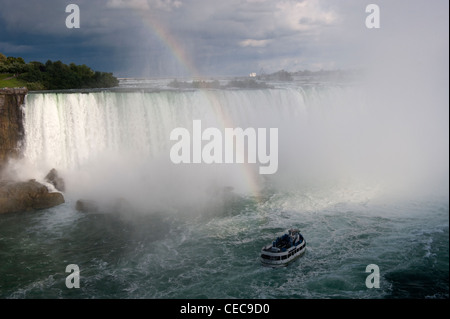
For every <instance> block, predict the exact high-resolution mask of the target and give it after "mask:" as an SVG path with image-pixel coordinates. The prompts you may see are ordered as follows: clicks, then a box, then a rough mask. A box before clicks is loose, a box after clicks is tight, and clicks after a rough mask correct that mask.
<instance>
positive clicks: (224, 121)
mask: <svg viewBox="0 0 450 319" xmlns="http://www.w3.org/2000/svg"><path fill="white" fill-rule="evenodd" d="M138 14H139V15H140V16H141V18H142V20H143V22H144V24H145V25H146V26H147V27H148V28H149V31H150V32H152V33H153V34H154V35H156V36H157V38H158V39H159V40H160V41H161V43H163V44H164V46H166V47H167V48H168V49H169V51H170V52H171V54H172V55H173V57H174V58H175V59H176V60H177V61H178V62H179V63H180V65H182V66H183V67H184V69H185V70H186V71H187V72H188V74H189V75H190V76H191V77H192V78H194V79H195V78H202V75H201V74H200V72H198V70H197V68H196V66H195V63H194V62H193V60H192V58H191V56H190V55H189V54H188V52H187V51H186V50H185V49H184V47H183V46H182V45H180V42H179V41H178V40H177V39H176V38H175V37H174V36H173V35H172V34H171V33H170V32H169V31H168V29H167V28H166V27H165V26H164V25H163V24H162V23H160V22H159V21H158V19H156V18H155V17H154V16H153V15H152V14H150V12H149V11H145V10H142V11H138ZM201 92H202V94H204V95H205V97H206V98H207V100H208V101H209V102H210V104H211V107H212V108H213V109H214V112H215V114H216V118H217V120H218V122H219V123H221V125H222V126H223V127H222V128H227V127H235V125H233V124H234V123H233V120H232V118H231V116H230V115H229V114H228V113H227V112H226V110H224V108H223V107H222V105H221V103H220V101H219V100H218V98H217V95H216V94H214V93H213V92H212V91H209V90H201ZM240 165H241V167H242V171H243V172H242V173H243V177H244V178H245V180H246V184H247V188H248V191H249V192H250V194H251V195H252V196H253V197H254V198H255V200H256V201H258V202H261V201H262V194H261V189H260V186H259V182H258V180H259V175H258V173H256V171H255V170H254V169H252V167H251V165H250V164H248V163H245V164H240Z"/></svg>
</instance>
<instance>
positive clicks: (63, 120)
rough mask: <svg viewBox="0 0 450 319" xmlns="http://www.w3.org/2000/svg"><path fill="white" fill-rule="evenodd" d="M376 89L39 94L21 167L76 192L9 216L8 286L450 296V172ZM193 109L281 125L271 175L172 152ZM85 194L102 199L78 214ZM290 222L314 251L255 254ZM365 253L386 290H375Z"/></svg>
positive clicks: (5, 232) (2, 238)
mask: <svg viewBox="0 0 450 319" xmlns="http://www.w3.org/2000/svg"><path fill="white" fill-rule="evenodd" d="M378 102H379V101H375V102H374V101H372V100H371V99H370V96H369V97H368V95H367V94H366V93H365V91H364V89H363V88H358V87H353V86H333V85H325V86H323V85H290V86H287V85H283V86H280V87H276V88H274V89H260V90H192V91H189V90H188V91H173V90H161V91H154V92H149V91H146V90H138V89H136V90H135V91H133V92H121V91H117V92H114V91H113V92H106V91H104V92H90V93H35V94H29V95H28V96H27V100H26V105H25V118H26V123H25V127H26V144H25V146H24V160H23V161H21V162H20V163H15V164H14V165H12V166H11V171H15V173H16V174H17V175H18V176H19V177H20V178H30V177H34V178H37V179H42V177H43V176H45V173H46V172H48V170H49V169H51V168H52V167H55V168H57V169H58V170H59V172H60V173H61V175H62V176H63V177H64V178H65V181H66V186H67V190H66V192H65V194H64V195H65V198H66V203H65V204H63V205H61V206H58V207H54V208H51V209H46V210H41V211H38V212H32V213H21V214H9V215H3V216H0V297H1V298H167V299H172V298H189V299H190V298H202V299H203V298H255V299H259V298H314V299H316V298H448V297H449V285H448V282H449V233H448V225H449V215H448V214H449V204H448V195H447V194H446V190H445V188H446V187H447V189H448V179H446V178H445V177H444V178H442V180H440V179H439V176H441V175H440V174H435V173H436V171H437V172H438V173H441V172H442V170H441V169H436V167H434V168H432V167H431V166H432V165H433V164H432V163H435V162H433V161H431V160H430V158H431V157H432V156H429V155H428V156H425V155H421V151H420V150H421V147H427V148H428V150H434V149H433V148H431V147H430V146H429V145H428V142H429V141H430V140H429V139H427V138H422V139H420V140H417V141H414V142H410V143H403V142H404V141H405V140H406V138H407V137H408V136H409V134H412V132H414V124H415V123H414V121H413V123H411V121H410V122H409V123H402V122H399V117H398V114H399V112H396V111H392V110H390V109H389V108H388V107H379V108H377V109H376V111H374V109H373V106H374V103H378ZM386 115H390V117H388V118H385V119H384V121H383V122H382V123H383V126H380V121H378V120H379V119H381V118H383V117H384V116H386ZM194 119H200V120H201V121H202V125H203V127H204V128H206V127H216V128H218V129H220V130H222V129H223V128H226V127H243V128H246V127H253V128H262V127H267V128H269V127H277V128H278V129H279V152H278V160H279V169H278V171H277V173H276V174H273V175H259V174H258V170H257V168H258V164H210V165H208V164H182V165H175V164H173V163H172V162H171V161H170V158H169V152H170V147H171V146H172V145H173V143H174V141H170V139H169V135H170V132H171V130H173V129H174V128H176V127H184V128H187V129H188V130H191V129H192V121H193V120H194ZM410 120H414V119H411V118H410ZM396 129H398V133H395V134H393V132H397V131H396ZM434 137H435V136H434V135H433V134H431V133H430V136H429V138H430V139H431V138H434ZM437 144H438V146H440V145H439V143H437ZM399 145H402V147H399ZM437 148H438V147H437ZM418 149H419V151H418ZM433 155H435V154H433ZM447 160H448V158H447ZM443 162H444V163H445V158H444V160H443ZM428 167H430V169H428ZM443 170H444V169H443ZM442 188H443V189H444V190H443V191H442ZM80 198H81V199H93V200H96V201H97V203H98V205H99V210H98V211H97V212H91V213H86V212H80V211H77V210H76V209H75V206H76V205H75V203H76V201H77V200H78V199H80ZM292 226H294V227H298V228H300V230H301V232H302V234H303V236H304V237H305V239H306V241H307V251H306V254H305V255H304V256H303V257H301V258H299V259H298V260H296V261H295V262H293V263H292V264H290V265H289V266H288V267H285V268H280V269H271V268H266V267H263V266H261V265H260V262H259V259H258V257H259V251H260V249H261V247H262V246H263V245H266V244H268V243H270V242H272V240H273V239H274V238H276V237H277V236H280V235H281V234H282V233H283V232H284V231H285V230H286V229H288V228H290V227H292ZM69 264H76V265H78V267H79V268H80V288H79V289H68V288H67V287H66V277H67V276H68V275H69V273H66V272H65V270H66V266H67V265H69ZM369 264H376V265H377V266H378V267H379V269H380V288H372V289H369V288H367V287H366V278H367V276H368V275H369V273H366V267H367V265H369Z"/></svg>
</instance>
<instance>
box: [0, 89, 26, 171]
mask: <svg viewBox="0 0 450 319" xmlns="http://www.w3.org/2000/svg"><path fill="white" fill-rule="evenodd" d="M27 92H28V90H27V89H26V88H15V89H9V88H6V89H0V177H1V171H2V169H3V167H4V166H5V165H6V163H7V161H8V159H9V158H18V157H19V156H20V154H21V149H20V148H21V145H22V141H23V138H24V127H23V111H22V105H23V103H24V101H25V96H26V94H27Z"/></svg>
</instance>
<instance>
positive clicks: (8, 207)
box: [0, 180, 64, 214]
mask: <svg viewBox="0 0 450 319" xmlns="http://www.w3.org/2000/svg"><path fill="white" fill-rule="evenodd" d="M62 203H64V196H63V195H62V194H61V193H57V192H55V193H50V192H49V191H48V188H47V187H46V186H45V185H43V184H41V183H38V182H36V181H35V180H29V181H27V182H13V181H0V214H3V213H17V212H25V211H32V210H37V209H45V208H50V207H54V206H57V205H60V204H62Z"/></svg>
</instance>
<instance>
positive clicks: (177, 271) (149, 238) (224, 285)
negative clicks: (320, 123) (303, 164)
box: [0, 194, 449, 299]
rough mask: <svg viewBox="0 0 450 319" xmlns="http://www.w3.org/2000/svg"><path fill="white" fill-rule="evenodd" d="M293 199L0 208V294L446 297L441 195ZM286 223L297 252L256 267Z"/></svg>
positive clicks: (445, 210)
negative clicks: (207, 205)
mask: <svg viewBox="0 0 450 319" xmlns="http://www.w3.org/2000/svg"><path fill="white" fill-rule="evenodd" d="M299 200H300V201H301V200H303V199H301V198H300V196H297V195H295V194H294V195H293V194H272V195H271V196H270V200H267V201H265V202H256V201H255V200H253V199H251V198H247V199H246V198H242V199H239V200H238V201H236V199H235V200H234V202H233V203H225V204H224V206H222V207H216V208H214V209H213V210H210V211H204V212H201V213H198V214H194V213H189V214H187V215H184V216H183V215H176V214H174V213H167V212H166V213H164V212H160V213H148V214H141V215H138V216H135V215H133V216H130V215H127V213H126V212H122V213H104V214H89V213H82V212H78V211H76V210H75V209H74V206H75V205H74V203H73V202H67V203H66V204H64V205H62V206H60V207H55V208H52V209H47V210H42V211H38V212H34V213H22V214H10V215H3V216H0V234H1V235H0V260H1V264H0V265H1V266H0V297H1V298H164V299H172V298H176V299H179V298H183V299H184V298H188V299H191V298H192V299H195V298H201V299H203V298H252V299H253V298H254V299H259V298H269V299H272V298H277V299H279V298H308V299H316V298H371V299H372V298H448V296H449V286H448V282H449V281H448V279H449V274H448V269H449V249H448V247H449V246H448V238H449V233H448V201H445V200H443V201H441V202H440V201H432V202H430V201H419V200H417V201H410V202H404V203H395V204H393V203H392V204H389V205H386V204H380V203H371V202H369V203H368V202H353V203H334V204H332V205H330V206H327V207H326V208H323V209H319V210H315V211H308V210H305V211H302V210H293V209H281V208H280V207H281V206H284V207H287V206H289V205H290V204H292V202H295V203H298V201H299ZM312 201H314V199H312ZM309 202H311V199H309ZM281 203H283V205H281ZM291 225H294V226H298V227H299V228H300V229H301V231H302V233H303V235H304V236H305V239H306V241H307V252H306V253H305V255H304V256H303V257H301V258H299V259H298V260H296V261H295V262H293V263H292V264H290V265H289V266H288V267H285V268H280V269H272V268H266V267H263V266H261V264H260V262H259V260H258V254H259V250H260V249H261V247H262V246H263V245H265V244H267V243H270V242H271V240H272V239H273V238H275V236H278V235H280V234H281V233H283V232H284V230H285V229H287V228H288V227H290V226H291ZM69 264H76V265H78V267H79V268H80V288H78V289H77V288H73V289H68V288H67V287H66V284H65V282H66V277H67V276H69V273H66V272H65V269H66V266H67V265H69ZM369 264H376V265H378V266H379V269H380V288H372V289H369V288H367V287H366V285H365V280H366V277H367V276H368V275H369V274H368V273H366V272H365V269H366V266H367V265H369Z"/></svg>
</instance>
